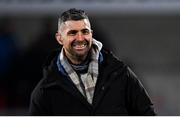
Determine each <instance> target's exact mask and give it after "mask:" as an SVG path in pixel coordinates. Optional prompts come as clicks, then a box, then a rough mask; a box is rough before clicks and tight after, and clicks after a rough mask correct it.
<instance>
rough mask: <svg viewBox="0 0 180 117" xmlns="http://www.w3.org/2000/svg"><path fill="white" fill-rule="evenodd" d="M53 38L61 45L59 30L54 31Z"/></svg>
mask: <svg viewBox="0 0 180 117" xmlns="http://www.w3.org/2000/svg"><path fill="white" fill-rule="evenodd" d="M55 38H56V40H57V42H58V43H59V44H61V45H63V41H62V37H61V34H60V33H59V32H56V34H55Z"/></svg>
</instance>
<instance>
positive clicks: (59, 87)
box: [30, 50, 155, 115]
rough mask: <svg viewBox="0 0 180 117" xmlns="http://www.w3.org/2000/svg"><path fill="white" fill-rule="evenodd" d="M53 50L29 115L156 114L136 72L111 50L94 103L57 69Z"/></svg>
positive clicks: (97, 86)
mask: <svg viewBox="0 0 180 117" xmlns="http://www.w3.org/2000/svg"><path fill="white" fill-rule="evenodd" d="M58 54H59V51H57V52H54V53H53V54H52V55H51V56H50V57H49V59H48V61H47V63H46V64H45V68H44V77H43V79H42V80H41V81H40V82H39V83H38V85H37V86H36V88H35V89H34V91H33V92H32V95H31V101H30V115H155V112H154V110H153V108H152V103H151V100H150V99H149V97H148V95H147V92H146V91H145V89H144V88H143V86H142V84H141V83H140V81H139V80H138V79H137V78H136V76H135V75H134V73H133V72H132V71H131V70H130V69H129V67H127V65H125V64H124V63H123V62H121V61H120V60H118V59H117V58H116V57H114V56H113V55H112V54H111V53H110V52H108V51H104V50H103V51H102V55H103V62H102V63H101V64H100V65H99V67H100V68H99V77H98V80H97V84H96V87H95V93H94V98H93V104H92V105H91V104H89V103H88V102H87V101H86V99H85V98H84V97H83V95H82V94H81V93H80V92H79V91H78V89H77V88H76V86H75V85H74V84H73V83H72V81H71V80H70V79H69V77H68V76H67V75H64V74H63V73H61V72H59V71H58V68H57V65H56V61H57V56H58Z"/></svg>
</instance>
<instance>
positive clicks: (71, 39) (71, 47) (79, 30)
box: [56, 19, 92, 61]
mask: <svg viewBox="0 0 180 117" xmlns="http://www.w3.org/2000/svg"><path fill="white" fill-rule="evenodd" d="M56 39H57V40H58V39H59V41H58V42H59V43H60V44H62V45H63V48H64V50H65V53H66V56H67V57H68V58H69V59H78V60H80V61H81V59H82V60H83V59H85V57H86V56H87V54H88V52H89V50H90V48H91V45H92V30H91V27H90V23H89V20H87V19H82V20H78V21H74V20H70V21H66V22H65V23H64V24H63V26H62V30H61V32H58V33H57V34H56Z"/></svg>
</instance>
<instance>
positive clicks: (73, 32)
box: [68, 30, 77, 36]
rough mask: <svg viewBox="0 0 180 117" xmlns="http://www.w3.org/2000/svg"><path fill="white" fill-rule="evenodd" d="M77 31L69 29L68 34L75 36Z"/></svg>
mask: <svg viewBox="0 0 180 117" xmlns="http://www.w3.org/2000/svg"><path fill="white" fill-rule="evenodd" d="M76 33H77V31H76V30H72V31H69V32H68V35H70V36H74V35H76Z"/></svg>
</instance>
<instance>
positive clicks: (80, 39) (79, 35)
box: [76, 32, 84, 41]
mask: <svg viewBox="0 0 180 117" xmlns="http://www.w3.org/2000/svg"><path fill="white" fill-rule="evenodd" d="M76 39H77V40H78V41H82V40H84V36H83V34H82V33H81V32H78V33H77V35H76Z"/></svg>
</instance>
